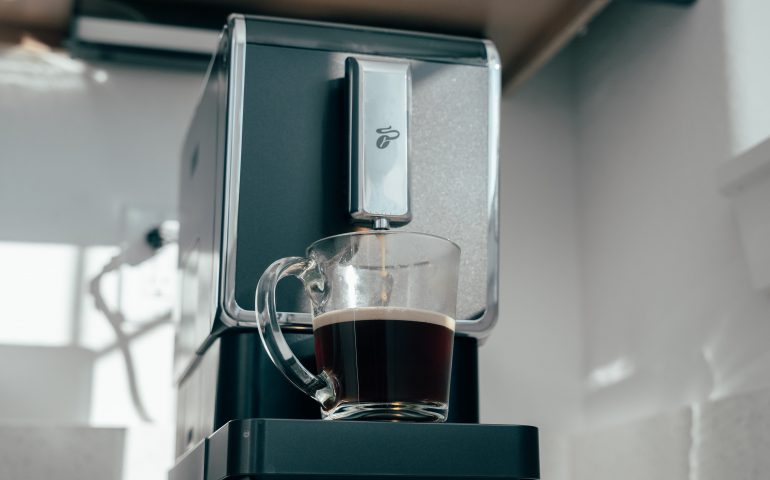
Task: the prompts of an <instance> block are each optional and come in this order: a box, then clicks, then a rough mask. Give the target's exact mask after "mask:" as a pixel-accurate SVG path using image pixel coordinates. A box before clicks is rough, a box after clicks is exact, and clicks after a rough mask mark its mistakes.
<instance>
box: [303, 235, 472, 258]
mask: <svg viewBox="0 0 770 480" xmlns="http://www.w3.org/2000/svg"><path fill="white" fill-rule="evenodd" d="M376 235H403V236H407V235H410V236H416V237H428V238H433V239H436V240H441V241H443V242H444V243H446V244H449V245H450V246H452V247H454V249H455V250H456V251H457V253H461V252H462V249H461V248H460V245H458V244H457V243H455V242H453V241H452V240H449V239H448V238H445V237H441V236H439V235H434V234H432V233H423V232H405V231H399V230H366V231H362V232H346V233H339V234H337V235H330V236H328V237H324V238H319V239H318V240H316V241H315V242H313V243H311V244H310V245H309V246H308V247H307V249H306V250H305V252H306V254H310V251H311V250H313V249H315V248H316V247H317V246H318V245H320V244H321V243H324V242H326V241H328V240H336V239H339V238H343V237H358V236H376Z"/></svg>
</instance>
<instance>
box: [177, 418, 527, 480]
mask: <svg viewBox="0 0 770 480" xmlns="http://www.w3.org/2000/svg"><path fill="white" fill-rule="evenodd" d="M539 463H540V462H539V453H538V432H537V428H535V427H530V426H526V425H478V424H456V423H443V424H418V423H380V422H359V421H348V422H346V421H322V420H277V419H276V420H273V419H247V420H233V421H231V422H229V423H227V424H226V425H225V426H223V427H222V428H220V429H219V430H217V431H216V432H214V433H213V434H212V435H211V436H210V437H209V438H208V439H206V440H204V441H203V442H201V443H200V444H199V445H197V446H196V447H195V448H194V449H193V450H192V451H190V452H189V453H188V454H187V455H185V456H184V457H182V458H181V459H180V460H179V461H178V462H177V464H176V466H175V467H174V468H173V470H172V471H171V474H170V476H169V478H170V479H171V480H220V479H224V478H228V479H230V478H232V479H235V478H244V477H249V478H258V479H279V478H280V479H289V478H291V479H315V480H322V479H324V480H325V479H332V478H344V479H347V480H353V479H359V478H360V479H382V480H385V479H391V480H392V479H393V478H394V477H397V478H404V479H432V480H436V479H439V478H441V479H484V478H495V479H502V478H507V479H519V480H524V479H538V478H540V466H539Z"/></svg>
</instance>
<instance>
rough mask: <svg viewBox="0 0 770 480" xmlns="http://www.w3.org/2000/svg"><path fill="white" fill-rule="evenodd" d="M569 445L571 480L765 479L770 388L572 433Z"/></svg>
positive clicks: (769, 460) (769, 467)
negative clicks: (615, 425) (619, 424)
mask: <svg viewBox="0 0 770 480" xmlns="http://www.w3.org/2000/svg"><path fill="white" fill-rule="evenodd" d="M569 444H570V449H571V455H570V456H571V459H570V461H569V462H570V463H571V465H572V468H571V471H572V476H571V477H570V478H571V480H619V479H622V480H637V479H638V480H649V479H651V478H655V479H659V480H668V479H670V480H767V479H768V478H770V390H759V391H756V392H750V393H744V394H740V395H735V396H732V397H729V398H724V399H721V400H715V401H706V402H701V403H698V404H695V405H692V406H690V407H687V408H681V409H678V410H676V411H673V412H669V413H664V414H660V415H655V416H653V417H649V418H646V419H642V420H637V421H634V422H631V423H627V424H625V425H623V426H619V427H612V428H606V429H600V430H596V431H593V432H588V433H582V434H579V435H574V436H572V437H570V440H569ZM543 459H544V460H547V459H548V455H544V456H543ZM544 478H545V477H544ZM546 480H547V479H546Z"/></svg>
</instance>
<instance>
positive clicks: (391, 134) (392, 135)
mask: <svg viewBox="0 0 770 480" xmlns="http://www.w3.org/2000/svg"><path fill="white" fill-rule="evenodd" d="M390 127H391V126H390V125H388V126H387V127H384V128H378V129H377V133H379V134H380V136H379V137H377V148H380V149H383V148H388V145H390V142H392V141H393V140H395V139H397V138H398V137H400V136H401V134H400V133H399V132H398V130H394V129H391V128H390Z"/></svg>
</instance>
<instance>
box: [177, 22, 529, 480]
mask: <svg viewBox="0 0 770 480" xmlns="http://www.w3.org/2000/svg"><path fill="white" fill-rule="evenodd" d="M499 102H500V61H499V58H498V56H497V52H496V50H495V48H494V46H493V45H492V44H491V43H490V42H488V41H485V40H479V39H469V38H459V37H450V36H442V35H432V34H424V33H414V32H405V31H396V30H387V29H379V28H369V27H360V26H349V25H339V24H330V23H320V22H309V21H298V20H285V19H277V18H267V17H256V16H242V15H233V16H231V17H230V18H229V20H228V23H227V25H226V26H225V28H224V30H223V33H222V35H221V37H220V42H219V46H218V49H217V51H216V53H215V55H214V57H213V58H212V61H211V63H210V65H209V68H208V72H207V74H206V79H205V81H204V84H203V89H202V92H201V95H200V100H199V104H198V106H197V108H196V110H195V113H194V118H193V120H192V123H191V125H190V127H189V131H188V134H187V138H186V141H185V145H184V150H183V158H182V168H181V182H180V185H181V187H180V188H181V190H180V203H179V204H180V212H179V215H180V237H179V251H180V254H179V255H180V256H179V270H180V277H181V301H180V310H179V318H180V322H179V328H178V334H177V345H176V355H175V374H176V379H177V380H176V381H177V388H178V399H177V406H178V413H177V435H176V456H177V460H176V464H175V466H174V468H173V469H172V470H171V472H170V478H171V479H173V480H177V479H179V480H182V479H190V480H192V479H195V480H198V479H201V480H204V479H205V480H218V479H222V478H278V477H281V478H338V477H343V476H344V477H346V478H350V479H355V478H394V477H395V478H413V479H416V478H511V479H534V478H539V454H538V436H537V429H536V428H534V427H529V426H520V425H481V424H479V423H478V422H479V400H478V395H479V394H478V359H477V351H478V347H479V344H480V342H483V339H484V338H485V337H486V336H487V335H488V334H489V333H490V330H491V329H492V327H493V325H494V324H495V322H496V320H497V305H498V189H497V185H498V178H497V176H498V137H499ZM367 158H368V159H374V158H380V159H384V160H380V161H374V160H369V161H365V159H367ZM378 162H380V163H379V164H378ZM382 162H385V163H387V168H384V169H383V168H382V165H383V164H382ZM384 228H391V229H398V230H403V231H410V232H421V233H428V234H432V235H436V236H440V237H444V238H446V239H449V240H451V241H452V242H454V243H456V244H457V245H459V246H460V248H461V257H460V266H459V288H458V297H457V319H456V334H455V343H454V353H453V358H452V372H451V391H450V401H449V413H448V419H447V423H443V424H418V423H409V422H402V423H398V422H396V423H384V422H370V421H364V422H362V421H324V420H320V411H319V408H318V405H317V404H316V403H314V402H313V401H312V400H311V399H310V398H308V397H306V396H304V395H303V394H302V393H301V392H299V391H297V390H296V389H294V388H293V387H292V386H291V385H290V384H289V383H288V382H286V381H285V380H284V378H283V377H282V376H281V374H280V372H279V371H278V370H277V369H276V368H275V366H274V365H273V364H272V363H271V361H270V359H269V358H268V356H267V354H266V353H265V352H264V350H263V349H262V345H261V344H260V338H259V335H258V332H257V329H256V328H255V327H256V322H255V312H254V308H255V305H254V303H255V300H254V290H255V286H256V283H257V280H258V279H259V277H260V275H261V274H262V272H263V271H264V270H265V269H266V267H268V265H270V263H271V262H272V261H273V260H275V259H277V258H280V257H285V256H288V255H302V254H303V252H304V249H305V247H306V246H307V245H309V244H311V243H312V242H313V241H314V240H317V239H319V238H322V237H327V236H330V235H335V234H341V233H346V232H351V231H354V230H360V229H384ZM279 290H280V295H278V298H279V302H278V305H277V310H278V311H279V314H278V315H279V317H280V322H281V330H282V331H283V333H284V336H285V337H286V339H287V341H288V342H289V344H290V346H291V349H292V350H293V351H294V352H295V353H296V354H297V356H298V357H299V358H300V360H301V362H302V363H303V364H304V365H305V366H306V367H307V368H309V369H314V368H315V366H314V356H313V355H314V353H313V348H314V345H313V336H312V327H311V317H310V315H309V313H308V311H309V307H308V305H307V301H306V300H305V297H304V296H303V295H302V291H301V288H300V285H299V282H294V283H292V281H291V280H287V281H284V282H282V283H281V284H280V286H279Z"/></svg>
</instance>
